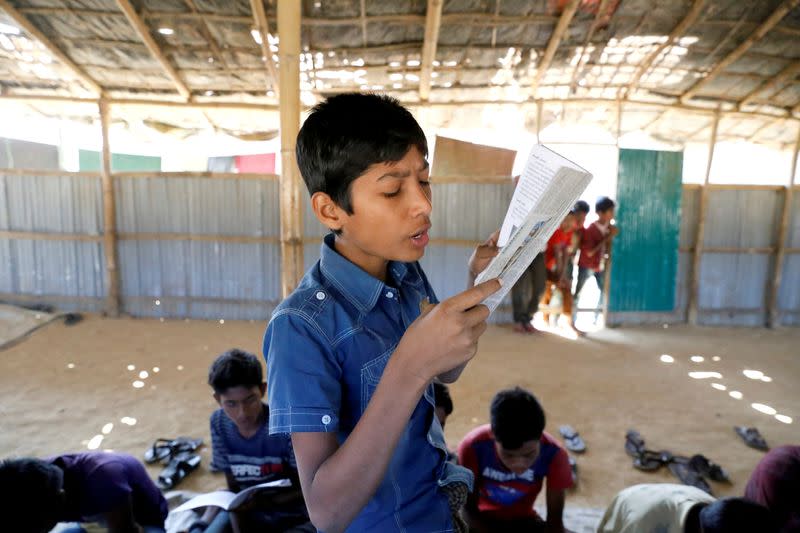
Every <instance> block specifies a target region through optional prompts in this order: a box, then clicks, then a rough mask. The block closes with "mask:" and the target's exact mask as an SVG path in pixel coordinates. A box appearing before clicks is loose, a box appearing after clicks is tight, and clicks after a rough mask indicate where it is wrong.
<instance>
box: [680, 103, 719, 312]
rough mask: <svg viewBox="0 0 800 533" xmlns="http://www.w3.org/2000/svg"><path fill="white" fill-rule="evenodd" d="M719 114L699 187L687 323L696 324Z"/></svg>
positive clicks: (715, 119)
mask: <svg viewBox="0 0 800 533" xmlns="http://www.w3.org/2000/svg"><path fill="white" fill-rule="evenodd" d="M719 118H720V114H719V112H717V114H716V115H715V116H714V123H713V124H712V125H711V139H710V140H709V143H708V162H707V163H706V175H705V178H704V179H703V188H702V189H700V208H699V209H700V210H699V213H698V215H697V229H696V231H695V234H694V255H693V257H692V278H691V279H692V283H691V285H690V286H689V302H688V307H689V323H690V324H692V325H695V324H697V301H698V300H699V299H700V260H701V258H702V256H703V239H704V238H705V229H706V207H707V204H708V191H709V187H708V180H709V176H711V164H712V163H713V161H714V148H715V147H716V144H717V129H718V127H719Z"/></svg>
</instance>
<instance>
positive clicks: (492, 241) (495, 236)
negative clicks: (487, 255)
mask: <svg viewBox="0 0 800 533" xmlns="http://www.w3.org/2000/svg"><path fill="white" fill-rule="evenodd" d="M499 238H500V230H499V229H498V230H497V231H495V232H494V233H492V234H491V235H489V238H488V239H486V242H485V243H484V244H486V245H487V246H497V239H499Z"/></svg>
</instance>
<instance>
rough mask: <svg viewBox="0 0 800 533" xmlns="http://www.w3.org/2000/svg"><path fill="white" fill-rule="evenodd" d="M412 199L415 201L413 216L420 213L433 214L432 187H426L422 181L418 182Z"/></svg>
mask: <svg viewBox="0 0 800 533" xmlns="http://www.w3.org/2000/svg"><path fill="white" fill-rule="evenodd" d="M411 201H412V202H413V204H412V208H411V211H412V215H413V216H418V215H425V216H428V215H430V214H431V210H432V208H433V206H432V205H431V195H430V189H426V188H425V187H423V186H422V185H421V184H420V183H417V186H416V189H415V191H414V194H413V198H412V200H411Z"/></svg>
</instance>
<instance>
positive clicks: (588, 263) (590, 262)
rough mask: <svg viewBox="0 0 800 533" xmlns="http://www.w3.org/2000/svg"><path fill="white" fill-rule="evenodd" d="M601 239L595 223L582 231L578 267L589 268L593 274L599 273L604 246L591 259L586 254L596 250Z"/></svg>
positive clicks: (601, 233) (598, 228) (601, 236)
mask: <svg viewBox="0 0 800 533" xmlns="http://www.w3.org/2000/svg"><path fill="white" fill-rule="evenodd" d="M603 238H604V235H603V232H602V231H601V230H600V227H599V226H598V225H597V222H594V223H592V224H591V225H590V226H589V227H588V228H586V229H585V230H584V231H583V237H582V238H581V255H580V257H578V266H579V267H583V268H591V269H592V270H594V271H595V272H600V260H601V259H602V258H603V255H605V246H601V247H600V249H598V250H597V252H596V253H595V254H594V255H593V256H591V257H590V256H589V254H588V252H591V251H592V250H594V249H595V248H597V245H598V244H600V243H601V242H602V240H603Z"/></svg>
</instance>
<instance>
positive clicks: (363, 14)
mask: <svg viewBox="0 0 800 533" xmlns="http://www.w3.org/2000/svg"><path fill="white" fill-rule="evenodd" d="M361 42H362V43H363V44H364V48H366V47H367V0H361Z"/></svg>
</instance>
